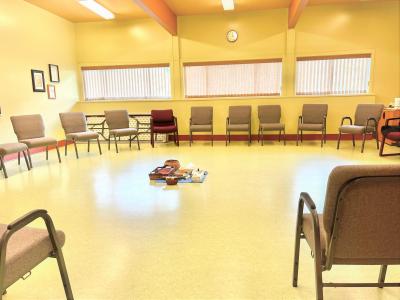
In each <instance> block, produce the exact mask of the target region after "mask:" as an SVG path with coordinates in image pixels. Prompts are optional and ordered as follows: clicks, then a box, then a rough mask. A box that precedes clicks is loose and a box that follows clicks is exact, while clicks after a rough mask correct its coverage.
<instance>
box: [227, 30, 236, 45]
mask: <svg viewBox="0 0 400 300" xmlns="http://www.w3.org/2000/svg"><path fill="white" fill-rule="evenodd" d="M226 38H227V40H228V42H231V43H234V42H236V41H237V39H238V33H237V31H235V30H229V31H228V33H227V34H226Z"/></svg>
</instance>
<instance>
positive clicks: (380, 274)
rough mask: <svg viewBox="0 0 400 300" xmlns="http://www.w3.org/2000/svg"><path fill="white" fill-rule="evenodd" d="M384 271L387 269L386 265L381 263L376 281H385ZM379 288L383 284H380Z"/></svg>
mask: <svg viewBox="0 0 400 300" xmlns="http://www.w3.org/2000/svg"><path fill="white" fill-rule="evenodd" d="M386 271H387V265H382V266H381V270H380V272H379V278H378V283H382V284H383V283H385V278H386ZM379 288H380V289H382V288H383V285H381V286H380V287H379Z"/></svg>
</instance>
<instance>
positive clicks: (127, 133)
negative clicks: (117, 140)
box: [110, 128, 138, 136]
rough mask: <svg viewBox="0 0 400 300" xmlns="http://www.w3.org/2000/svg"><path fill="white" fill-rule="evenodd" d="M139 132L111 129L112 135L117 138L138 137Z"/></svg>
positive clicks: (132, 129) (126, 129)
mask: <svg viewBox="0 0 400 300" xmlns="http://www.w3.org/2000/svg"><path fill="white" fill-rule="evenodd" d="M137 133H138V132H137V130H136V129H135V128H119V129H111V130H110V135H115V136H130V135H136V134H137Z"/></svg>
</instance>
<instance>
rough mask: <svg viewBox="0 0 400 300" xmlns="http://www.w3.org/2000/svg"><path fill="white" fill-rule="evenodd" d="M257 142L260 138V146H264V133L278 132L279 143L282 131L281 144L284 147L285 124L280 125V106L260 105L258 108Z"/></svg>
mask: <svg viewBox="0 0 400 300" xmlns="http://www.w3.org/2000/svg"><path fill="white" fill-rule="evenodd" d="M258 120H259V122H260V125H259V127H258V141H260V138H261V145H264V131H279V142H280V141H281V135H282V131H283V143H284V145H286V132H285V124H282V123H281V106H280V105H260V106H258Z"/></svg>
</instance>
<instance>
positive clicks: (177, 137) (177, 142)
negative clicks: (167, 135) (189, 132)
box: [176, 131, 179, 147]
mask: <svg viewBox="0 0 400 300" xmlns="http://www.w3.org/2000/svg"><path fill="white" fill-rule="evenodd" d="M176 145H177V146H178V147H179V134H178V131H176Z"/></svg>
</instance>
